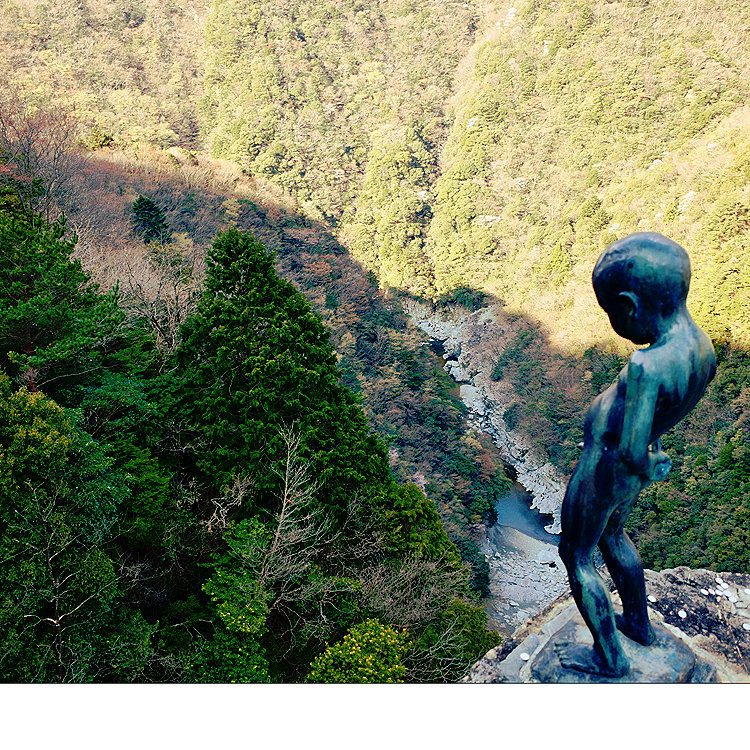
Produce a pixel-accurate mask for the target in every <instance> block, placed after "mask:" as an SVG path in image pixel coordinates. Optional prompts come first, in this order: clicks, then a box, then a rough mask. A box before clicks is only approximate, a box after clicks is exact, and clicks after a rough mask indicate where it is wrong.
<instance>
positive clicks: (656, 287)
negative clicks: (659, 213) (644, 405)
mask: <svg viewBox="0 0 750 750" xmlns="http://www.w3.org/2000/svg"><path fill="white" fill-rule="evenodd" d="M592 282H593V285H594V292H595V293H596V299H597V300H598V301H599V304H600V305H601V307H602V309H603V310H604V311H605V312H606V313H607V315H609V319H610V322H611V323H612V328H614V330H615V332H616V333H618V334H619V335H620V336H623V337H624V338H627V339H630V341H632V342H633V343H635V344H650V343H653V342H654V341H655V340H656V339H657V338H658V335H659V332H660V330H661V327H662V323H664V321H666V320H667V319H669V318H671V317H672V315H673V314H674V313H675V312H676V311H678V310H680V309H682V308H684V306H685V300H686V299H687V294H688V289H689V288H690V259H689V258H688V256H687V253H686V252H685V251H684V250H683V249H682V248H681V247H680V246H679V245H678V244H677V243H676V242H672V240H670V239H668V238H666V237H664V236H662V235H661V234H655V233H652V232H639V233H638V234H631V235H630V236H629V237H625V239H622V240H618V241H617V242H615V243H614V244H612V245H610V246H609V247H608V248H607V249H606V250H605V251H604V252H603V253H602V254H601V256H600V257H599V260H598V261H597V262H596V265H595V266H594V272H593V275H592Z"/></svg>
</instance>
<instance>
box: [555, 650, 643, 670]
mask: <svg viewBox="0 0 750 750" xmlns="http://www.w3.org/2000/svg"><path fill="white" fill-rule="evenodd" d="M555 652H556V653H557V658H558V659H559V660H560V664H562V665H563V667H566V668H567V669H577V670H578V671H580V672H590V673H591V674H601V675H605V676H606V677H624V676H625V675H626V674H627V673H628V672H629V671H630V666H629V665H628V662H627V659H625V657H624V656H620V657H618V658H617V661H616V663H615V664H614V665H612V666H607V665H606V664H605V663H604V661H603V660H602V659H600V658H599V655H598V654H597V653H596V651H594V649H593V648H592V647H591V646H582V645H581V644H580V643H556V644H555Z"/></svg>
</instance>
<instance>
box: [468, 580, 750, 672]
mask: <svg viewBox="0 0 750 750" xmlns="http://www.w3.org/2000/svg"><path fill="white" fill-rule="evenodd" d="M646 590H647V593H648V596H649V607H650V613H649V614H650V618H651V622H652V624H653V625H654V626H655V629H658V632H659V634H660V635H659V639H660V640H659V641H658V642H657V647H656V648H651V649H646V648H644V647H643V646H639V645H638V644H635V643H633V642H632V641H629V640H628V639H624V642H623V645H624V647H625V650H626V653H627V655H628V657H629V659H630V660H631V673H630V675H628V676H627V677H625V678H620V679H619V680H611V679H599V680H596V679H594V678H593V677H592V676H591V675H587V674H586V673H585V672H577V671H576V670H561V668H560V664H559V660H558V659H557V656H556V651H555V642H559V641H561V640H563V641H570V640H574V641H577V642H581V643H585V642H588V643H591V634H590V633H589V632H588V630H587V628H586V627H585V626H584V625H583V623H582V620H581V618H580V614H579V612H578V609H577V608H576V606H575V604H574V603H573V601H572V597H571V596H570V593H569V592H567V593H565V594H563V595H562V596H560V597H559V598H558V599H556V600H555V601H554V602H553V603H552V604H550V605H549V606H548V607H547V608H546V609H545V610H544V611H542V612H541V613H540V614H539V615H537V616H536V617H535V618H533V619H532V620H531V621H530V622H529V623H528V624H527V625H526V626H525V627H524V628H522V629H521V630H519V631H518V632H517V633H516V634H514V635H513V636H512V637H510V638H508V639H507V640H506V641H504V642H503V644H502V646H501V647H498V648H496V649H493V650H492V651H490V652H489V653H487V654H486V655H485V656H484V657H483V658H482V659H480V660H479V661H478V662H477V663H476V664H475V665H474V667H473V668H472V669H471V671H470V673H469V675H468V676H467V677H466V678H465V679H464V682H472V683H494V682H516V683H533V682H591V681H598V682H750V627H746V626H750V575H747V574H740V573H721V574H716V573H713V572H712V571H709V570H692V569H690V568H684V567H683V568H672V569H670V570H664V571H662V572H660V573H656V572H654V571H651V570H648V571H646ZM704 592H705V593H704ZM711 592H713V593H711ZM718 592H721V593H718ZM612 600H613V603H614V604H615V607H617V606H618V605H619V599H618V597H617V595H616V594H614V595H613V597H612ZM673 639H674V640H675V641H676V643H674V642H673ZM570 673H572V674H570Z"/></svg>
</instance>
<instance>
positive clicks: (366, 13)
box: [0, 0, 750, 681]
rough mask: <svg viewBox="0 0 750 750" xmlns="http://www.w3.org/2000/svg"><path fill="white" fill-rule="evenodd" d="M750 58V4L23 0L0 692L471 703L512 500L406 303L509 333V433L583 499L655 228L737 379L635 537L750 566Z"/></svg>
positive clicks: (9, 266)
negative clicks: (632, 292)
mask: <svg viewBox="0 0 750 750" xmlns="http://www.w3.org/2000/svg"><path fill="white" fill-rule="evenodd" d="M748 38H750V11H749V10H748V8H746V7H744V6H742V5H741V4H740V5H739V6H738V5H737V4H735V3H730V2H728V0H691V2H688V3H685V2H676V0H658V1H655V0H652V1H651V2H647V1H646V0H618V1H612V2H605V1H602V2H594V1H593V0H560V1H559V2H552V1H551V0H526V1H524V2H520V1H519V2H517V3H510V2H500V1H494V0H489V1H488V2H479V1H478V0H467V1H466V2H455V1H454V0H428V1H427V2H422V3H415V2H411V0H388V1H387V2H381V3H378V4H372V3H366V2H358V1H357V0H324V2H315V3H313V2H307V0H286V1H285V2H283V3H278V2H275V3H271V2H269V0H186V1H185V2H162V1H161V0H118V1H117V2H103V0H86V1H85V2H75V3H74V2H67V1H66V0H63V1H61V2H55V3H51V2H47V1H46V0H0V44H2V46H3V49H4V50H5V51H6V54H5V55H4V56H3V58H2V59H0V71H1V72H2V74H3V76H4V79H5V80H6V81H7V82H8V93H7V96H4V100H3V101H2V102H0V250H1V252H2V256H3V263H2V268H3V270H2V273H0V366H1V367H2V371H3V375H2V382H1V383H0V388H1V389H2V409H1V410H2V414H0V421H1V422H2V425H1V426H0V430H1V431H2V440H1V441H0V446H1V451H2V452H1V453H0V462H1V463H2V479H1V480H0V481H2V483H3V486H4V487H5V497H6V498H7V500H6V501H4V504H3V507H2V518H1V519H0V525H1V528H2V544H3V545H4V549H5V552H4V556H5V558H7V559H8V560H11V561H13V562H12V563H11V565H10V568H9V569H8V572H7V573H4V577H3V581H2V586H3V609H2V612H1V613H0V617H2V621H3V631H4V633H5V635H4V636H3V639H4V640H3V644H4V645H3V646H2V649H3V652H2V653H3V654H4V656H2V658H0V670H1V671H2V674H3V678H4V679H10V680H12V679H17V680H24V681H25V680H77V681H80V680H98V679H107V680H135V679H143V680H162V681H163V680H186V681H197V680H207V681H211V680H213V681H217V680H221V681H231V680H238V681H268V680H279V681H284V680H304V679H313V680H321V681H341V680H343V681H376V680H386V681H387V680H404V679H406V680H426V681H434V680H446V679H457V678H458V677H459V676H460V675H461V674H462V671H463V670H465V669H466V667H467V666H468V664H470V662H471V660H472V659H474V658H475V657H476V656H478V654H479V653H480V652H481V651H482V649H484V648H486V647H488V644H492V643H493V642H494V639H493V636H492V635H491V634H489V633H488V632H487V631H486V630H485V629H484V622H485V620H484V617H483V614H482V612H481V610H480V609H479V608H478V605H477V601H478V599H477V597H478V596H479V595H486V594H487V580H488V578H487V572H488V568H487V563H486V561H485V560H484V558H483V556H482V555H481V553H480V552H479V550H478V547H477V543H476V542H477V535H476V529H477V524H480V523H482V522H485V523H486V522H491V521H492V507H493V503H494V500H495V499H496V498H497V497H498V496H499V495H500V494H502V493H503V492H504V491H506V490H507V487H508V480H507V478H506V477H505V476H504V473H503V467H502V462H501V461H500V459H499V455H498V452H497V450H496V449H495V447H494V446H493V445H492V443H491V441H490V440H489V439H488V438H487V436H486V435H482V434H479V433H476V432H473V431H470V430H467V428H466V424H465V420H464V417H463V413H462V405H461V404H460V401H459V400H458V399H457V397H456V393H455V391H454V389H453V388H452V385H451V383H450V382H449V381H448V379H447V376H445V374H444V373H443V372H442V370H441V362H440V361H439V358H435V357H434V356H433V355H432V354H431V353H430V351H429V349H428V347H426V346H425V345H424V344H425V342H424V341H423V340H422V339H421V338H420V336H419V335H418V334H417V333H416V331H415V330H414V328H413V327H412V326H410V325H409V324H408V321H407V320H406V317H405V315H404V314H403V312H402V310H401V308H400V304H399V299H400V298H401V297H400V296H401V295H411V296H413V297H417V298H419V299H421V300H427V301H429V302H430V303H432V304H435V305H437V306H438V307H439V306H444V305H452V306H454V307H458V309H464V308H465V309H466V310H467V311H468V310H471V309H475V308H476V307H477V306H481V305H483V304H490V303H502V305H503V310H504V313H503V314H504V315H505V316H506V318H507V330H508V335H507V341H506V345H505V347H504V349H503V351H501V352H498V354H497V361H496V365H495V369H494V371H493V373H492V377H493V378H494V379H496V380H498V381H500V380H502V381H504V382H505V383H507V384H509V385H510V386H511V388H512V391H513V392H514V393H515V397H514V401H513V403H512V404H511V405H510V408H509V409H508V410H507V411H506V417H507V420H509V424H510V426H511V427H512V428H513V429H516V430H518V431H520V432H523V433H525V434H526V435H529V436H532V438H533V439H534V440H535V441H536V442H537V444H538V445H539V447H540V449H541V450H542V451H544V452H545V453H546V454H547V455H549V457H550V459H551V460H552V461H553V463H555V464H556V465H557V466H558V467H559V468H560V469H561V470H562V471H563V473H567V472H569V471H570V468H571V465H572V463H573V462H574V461H575V460H576V455H577V453H576V446H577V443H578V441H579V440H580V432H581V421H582V412H583V410H584V408H585V405H586V403H588V402H589V401H590V399H591V398H592V397H593V396H594V395H595V394H596V393H598V392H599V391H600V390H601V389H602V388H603V387H604V386H605V385H606V384H607V383H608V382H609V381H610V380H611V378H612V377H613V376H614V375H615V374H616V372H617V371H618V369H619V367H621V365H622V362H623V357H624V356H626V355H627V353H628V351H629V350H628V349H627V348H626V347H625V346H624V345H623V343H622V342H621V341H617V340H616V339H615V336H614V334H613V333H612V332H611V330H610V328H609V325H608V324H607V321H606V317H605V316H604V315H603V313H602V312H601V311H600V310H599V309H598V307H597V305H596V301H595V299H594V296H593V293H592V291H591V288H590V273H591V268H592V266H593V263H594V261H595V260H596V258H597V256H598V254H599V253H600V252H601V250H602V249H603V248H604V247H605V246H606V245H607V244H609V243H610V242H611V241H613V240H614V239H617V238H619V237H621V236H624V235H626V234H628V233H630V232H634V231H641V230H649V231H659V232H662V233H664V234H666V235H668V236H670V237H671V238H673V239H675V240H676V241H678V242H680V243H681V244H683V245H684V246H685V248H686V249H687V250H688V252H689V254H690V256H691V259H692V265H693V284H692V289H691V293H690V296H689V299H688V304H689V307H690V309H691V311H692V312H693V314H694V316H695V318H696V321H697V322H698V323H699V325H701V326H702V327H704V328H705V329H706V331H707V332H708V333H709V334H710V335H711V336H712V338H713V340H714V344H715V346H716V349H717V354H718V358H719V374H718V375H717V378H716V380H715V382H714V383H713V384H712V386H711V388H710V390H709V392H708V394H707V397H706V398H705V399H704V401H703V402H702V403H701V404H700V405H699V407H698V408H697V410H696V411H695V413H694V414H693V415H692V416H691V417H690V418H689V419H688V420H687V421H686V422H685V423H684V424H683V425H682V426H681V427H680V428H678V429H677V430H675V431H674V433H673V434H672V435H670V436H669V437H668V438H667V439H666V440H665V447H666V449H667V450H668V451H669V452H670V453H671V455H672V457H673V460H674V464H675V466H674V469H673V471H672V474H671V475H670V477H669V479H668V481H667V482H664V483H662V484H659V485H658V486H654V487H652V488H649V489H648V490H647V491H646V492H645V493H644V496H643V498H642V500H641V502H640V504H639V506H638V509H637V510H636V512H635V513H634V514H633V517H632V520H631V532H632V534H633V535H634V538H635V539H636V541H637V542H638V545H639V548H640V550H641V553H642V555H643V557H644V560H645V562H646V563H647V564H648V565H651V566H654V567H665V566H671V565H677V564H686V565H693V566H706V567H712V568H715V569H725V570H736V571H747V570H750V558H748V549H750V544H749V543H750V538H748V535H749V534H750V523H748V522H749V521H750V517H749V515H748V514H750V506H748V497H749V494H748V488H749V485H750V464H749V463H748V461H747V456H748V445H749V441H750V435H748V425H747V405H748V397H749V394H750V390H749V389H750V359H748V357H749V356H750V355H749V354H748V347H750V317H749V316H750V312H749V311H750V305H749V303H750V299H749V298H748V289H749V288H750V280H749V279H748V255H749V253H748V251H749V250H750V247H749V245H748V243H750V136H748V132H749V131H748V122H749V121H750V111H749V110H748V108H747V104H746V102H747V96H748V85H749V84H748V81H749V80H750V70H749V69H748V66H749V65H750V62H748V61H749V60H750V57H748V54H747V40H748ZM61 212H62V215H61ZM504 320H505V318H504ZM29 425H32V426H33V428H31V427H29ZM372 430H374V431H375V433H377V436H376V435H375V434H373V433H372ZM32 532H33V533H32ZM32 549H33V550H35V552H33V554H32V553H30V550H32ZM45 555H46V557H45ZM24 560H26V562H23V561H24ZM461 560H463V564H462V563H461ZM52 561H54V564H52ZM56 566H57V567H56ZM21 581H25V582H26V584H25V585H24V586H23V587H21V586H20V582H21ZM386 594H387V596H386ZM363 651H364V652H365V653H368V654H370V656H372V658H373V659H374V660H375V661H376V662H377V663H376V664H375V665H374V666H372V671H367V670H369V669H371V667H370V666H367V665H365V664H364V663H363V662H361V661H357V658H356V654H357V653H361V652H363Z"/></svg>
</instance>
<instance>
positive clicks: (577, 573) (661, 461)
mask: <svg viewBox="0 0 750 750" xmlns="http://www.w3.org/2000/svg"><path fill="white" fill-rule="evenodd" d="M592 280H593V285H594V292H595V293H596V298H597V300H598V301H599V304H600V305H601V307H602V308H603V309H604V311H605V312H606V313H607V315H609V319H610V322H611V323H612V328H613V329H614V330H615V332H616V333H617V334H619V335H620V336H624V337H625V338H627V339H630V341H632V342H633V343H635V344H650V346H648V347H647V348H645V349H639V350H638V351H636V352H634V353H633V355H632V356H631V357H630V361H629V362H628V364H627V365H626V366H625V367H624V368H623V370H622V372H621V373H620V375H619V376H618V378H617V380H616V381H615V382H614V383H613V384H612V385H611V386H610V387H609V388H607V390H606V391H604V393H602V394H600V395H599V396H598V397H597V398H596V399H595V400H594V402H593V403H592V404H591V408H590V409H589V411H588V413H587V415H586V422H585V427H584V444H583V451H582V453H581V457H580V460H579V462H578V464H577V466H576V468H575V471H574V472H573V475H572V477H571V479H570V483H569V484H568V489H567V492H566V493H565V499H564V501H563V507H562V535H561V540H560V557H561V558H562V560H563V562H564V563H565V567H566V569H567V571H568V578H569V580H570V587H571V590H572V593H573V597H574V599H575V602H576V605H577V606H578V609H579V610H580V612H581V614H582V615H583V618H584V620H585V622H586V624H587V626H588V628H589V630H590V631H591V633H592V635H593V636H594V648H593V650H592V649H591V648H589V647H586V646H582V645H577V644H574V643H569V644H559V645H558V646H557V654H558V658H559V659H560V662H561V664H562V665H563V666H565V667H569V668H573V669H579V670H583V671H585V672H596V673H601V674H604V675H608V676H613V677H621V676H623V675H625V674H627V673H628V670H629V665H628V661H627V659H626V657H625V654H624V652H623V650H622V646H621V645H620V643H619V640H618V635H617V631H616V628H617V629H619V630H620V631H621V632H622V633H623V634H625V635H626V636H627V637H628V638H631V639H632V640H634V641H637V642H638V643H641V644H643V645H646V646H647V645H649V644H651V643H652V642H653V640H654V632H653V630H652V628H651V624H650V623H649V620H648V612H647V605H646V585H645V581H644V578H643V564H642V563H641V559H640V556H639V555H638V552H637V550H636V548H635V546H634V545H633V543H632V542H631V541H630V539H629V537H628V535H627V534H626V533H625V531H624V530H623V526H624V525H625V521H626V520H627V518H628V516H629V514H630V511H631V510H632V509H633V506H634V504H635V501H636V499H637V497H638V494H639V493H640V491H641V490H642V489H643V487H645V486H646V485H647V484H648V483H649V482H652V481H658V480H660V479H664V478H665V477H666V475H667V473H668V472H669V469H670V467H671V465H672V464H671V461H670V460H669V457H668V456H667V454H666V453H664V452H663V451H662V450H661V440H660V438H661V435H662V434H664V433H665V432H666V431H667V430H669V429H670V428H671V427H674V425H676V424H677V423H678V422H679V421H680V420H681V419H682V418H683V417H685V415H686V414H688V412H690V410H691V409H692V408H693V407H694V406H695V404H696V403H697V402H698V400H699V399H700V397H701V396H702V395H703V392H704V391H705V389H706V386H707V385H708V384H709V382H710V381H711V379H712V378H713V376H714V374H715V372H716V358H715V355H714V350H713V346H712V345H711V341H710V339H709V338H708V336H707V335H706V334H705V333H704V332H703V331H702V330H701V329H700V328H698V326H696V325H695V323H694V322H693V319H692V318H691V317H690V314H689V313H688V311H687V307H686V305H685V301H686V298H687V293H688V287H689V284H690V261H689V259H688V256H687V254H686V253H685V251H684V250H683V249H682V248H681V247H680V246H679V245H677V244H676V243H674V242H672V241H671V240H669V239H667V238H666V237H663V236H661V235H659V234H651V233H640V234H633V235H631V236H630V237H626V238H625V239H623V240H620V241H619V242H615V243H614V244H613V245H611V246H610V247H608V248H607V249H606V250H605V251H604V253H602V255H601V257H600V258H599V260H598V261H597V263H596V266H595V267H594V273H593V279H592ZM597 545H598V546H599V549H600V550H601V552H602V555H603V557H604V561H605V562H606V564H607V569H608V570H609V572H610V574H611V576H612V579H613V580H614V583H615V585H616V586H617V590H618V592H619V594H620V598H621V599H622V605H623V615H622V617H621V618H620V617H619V616H618V617H617V618H615V615H614V612H613V609H612V602H611V601H610V598H609V593H608V591H607V589H606V587H605V585H604V582H603V581H602V579H601V577H600V576H599V574H598V573H597V571H596V569H595V567H594V564H593V562H592V554H593V551H594V547H595V546H597Z"/></svg>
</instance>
